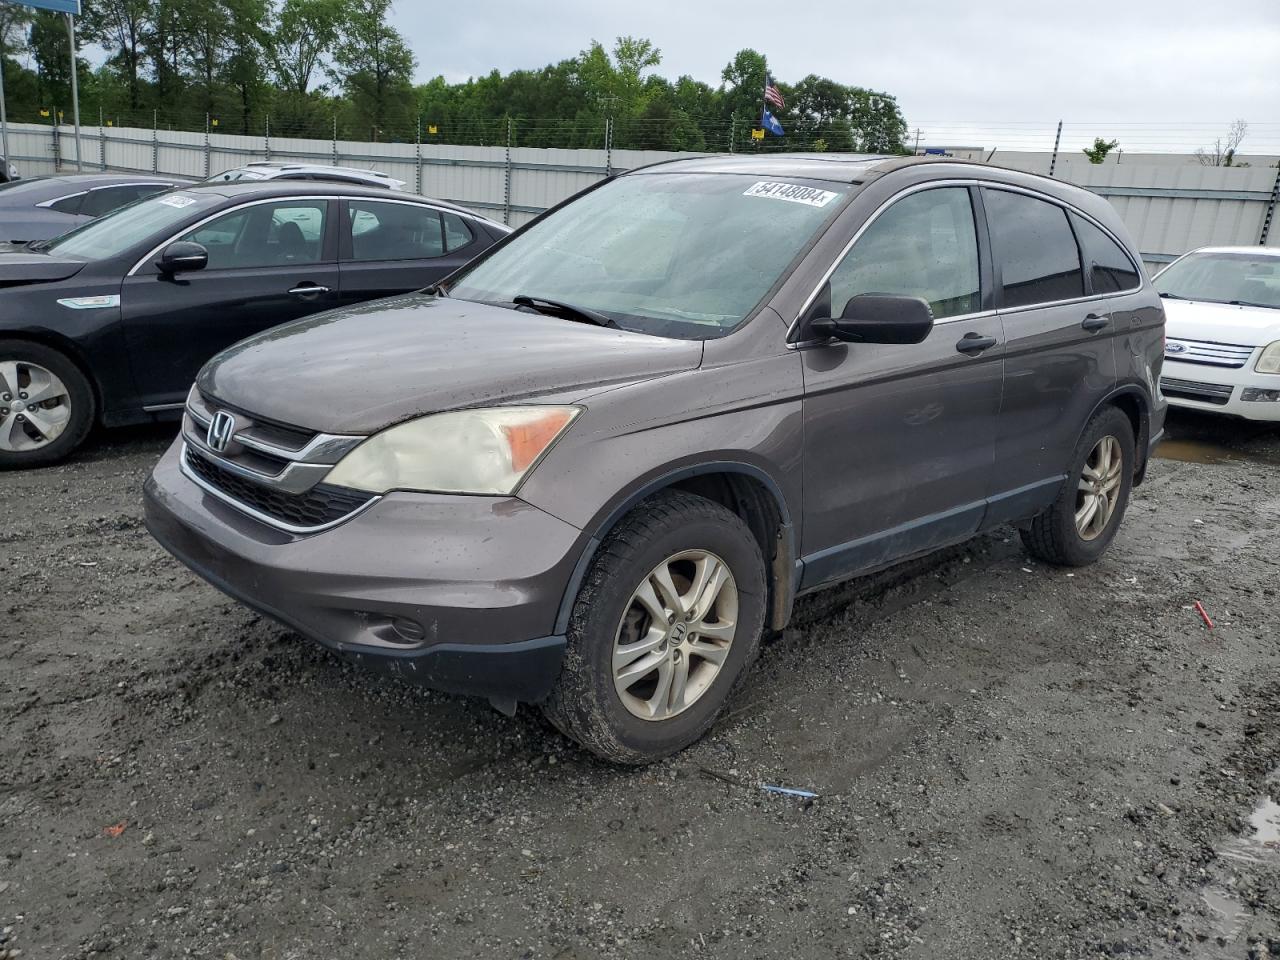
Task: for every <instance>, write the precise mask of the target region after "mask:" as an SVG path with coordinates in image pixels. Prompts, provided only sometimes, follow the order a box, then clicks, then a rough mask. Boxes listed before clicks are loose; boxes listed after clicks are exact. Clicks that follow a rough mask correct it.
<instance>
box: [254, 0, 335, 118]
mask: <svg viewBox="0 0 1280 960" xmlns="http://www.w3.org/2000/svg"><path fill="white" fill-rule="evenodd" d="M346 12H347V4H346V3H345V2H344V0H284V6H283V7H281V9H280V18H279V20H278V22H277V24H276V29H275V35H274V38H273V40H272V44H271V65H272V70H273V72H274V73H275V76H276V82H277V83H278V84H279V85H280V87H281V88H282V89H283V90H285V91H287V92H288V93H291V94H294V95H296V96H298V97H305V96H306V95H307V94H308V93H310V92H311V81H312V79H314V78H315V77H316V76H317V75H319V73H320V72H321V69H322V67H323V66H324V63H325V60H326V59H327V58H328V57H329V56H331V55H332V54H333V50H334V47H335V46H336V45H337V42H338V35H339V31H340V30H341V29H342V28H343V27H344V26H345V24H344V16H345V14H346Z"/></svg>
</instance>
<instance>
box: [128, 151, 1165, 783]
mask: <svg viewBox="0 0 1280 960" xmlns="http://www.w3.org/2000/svg"><path fill="white" fill-rule="evenodd" d="M1163 336H1164V314H1163V312H1162V309H1161V305H1160V299H1159V298H1158V297H1157V296H1156V294H1155V292H1154V290H1152V288H1151V285H1150V283H1149V282H1148V281H1147V279H1146V278H1145V276H1144V275H1143V272H1142V270H1141V268H1140V267H1139V260H1138V257H1137V255H1136V254H1135V252H1134V249H1133V246H1132V244H1131V242H1130V241H1129V239H1128V236H1127V234H1126V232H1125V229H1124V227H1123V226H1122V224H1121V223H1120V221H1119V219H1118V218H1117V216H1116V214H1115V212H1114V211H1113V210H1112V208H1111V207H1110V206H1109V205H1108V204H1107V203H1106V202H1105V201H1104V200H1102V199H1100V198H1098V197H1097V196H1095V195H1093V194H1091V193H1088V192H1086V191H1084V190H1081V189H1078V188H1076V187H1072V186H1069V185H1067V184H1063V183H1060V182H1058V181H1056V180H1049V179H1045V178H1042V177H1037V176H1032V175H1028V174H1024V173H1018V172H1014V171H1009V170H1001V169H998V168H995V167H990V166H984V165H980V164H973V163H966V162H958V161H953V160H917V159H915V158H909V159H904V158H890V157H867V156H832V155H821V156H770V157H706V158H699V159H689V160H679V161H674V162H669V163H663V164H658V165H655V166H650V167H646V168H643V169H640V170H635V171H632V172H631V173H628V174H626V175H623V176H619V177H615V178H613V179H610V180H608V181H606V182H604V183H602V184H600V185H599V186H597V187H595V188H592V189H590V190H588V191H586V192H584V193H582V194H580V195H578V196H577V197H575V198H573V199H572V200H569V201H567V202H566V203H564V204H561V205H560V206H558V207H556V208H554V209H552V210H551V211H549V212H547V213H546V214H544V215H542V216H541V217H539V218H538V219H537V220H536V221H534V222H533V223H531V224H529V225H528V226H526V227H524V228H523V229H521V230H519V231H518V232H516V233H515V234H513V235H512V236H510V237H508V238H506V239H505V240H503V241H501V242H500V243H498V244H497V245H496V246H494V247H493V248H491V249H490V250H489V251H488V252H487V253H485V254H483V255H482V256H481V257H480V258H479V259H477V260H476V261H473V262H472V263H471V264H469V265H468V266H466V267H464V268H462V269H461V270H459V271H458V272H457V273H455V274H453V275H452V276H451V277H450V278H449V279H448V280H447V281H446V282H445V283H443V284H441V285H440V286H439V287H436V288H432V289H429V290H426V291H423V292H421V293H418V294H415V295H411V296H405V297H400V298H396V299H391V300H384V301H379V302H374V303H368V304H364V305H361V306H357V307H352V308H348V309H345V310H337V311H333V312H329V313H325V314H320V315H318V316H314V317H310V318H308V319H305V320H300V321H297V322H295V323H292V324H289V325H286V326H283V327H278V328H276V329H273V330H271V331H270V332H268V333H265V334H262V335H260V336H257V337H254V338H252V339H249V340H245V341H243V342H242V343H240V344H238V345H236V346H234V347H232V348H230V349H228V350H226V351H224V352H223V353H222V354H220V355H219V356H217V357H216V358H214V359H213V360H212V361H210V363H209V364H208V365H207V366H205V368H204V370H203V371H202V372H201V374H200V377H199V379H198V381H197V382H196V385H195V387H194V388H193V389H192V391H191V394H190V397H189V399H188V402H187V409H186V416H185V420H184V423H183V428H182V434H181V436H180V437H179V438H178V440H177V442H176V443H175V444H174V445H173V448H172V449H171V450H169V452H168V453H166V454H165V456H164V458H163V459H162V460H161V461H160V463H159V465H158V466H157V467H156V469H155V473H154V475H153V476H152V477H151V479H150V480H149V481H148V483H147V488H146V498H147V523H148V526H149V528H150V529H151V531H152V533H153V534H154V535H155V537H156V538H157V539H158V540H159V541H160V542H161V543H162V544H163V545H164V546H165V547H167V548H168V549H169V550H170V551H171V552H172V553H173V554H174V555H175V556H177V557H178V558H179V559H180V560H182V561H183V562H184V563H186V564H187V565H188V566H190V567H191V568H192V569H193V570H195V571H196V572H197V573H198V574H200V575H201V576H202V577H204V578H205V579H207V580H209V581H210V582H211V583H213V584H214V585H216V586H217V587H219V588H221V589H222V590H224V591H226V592H227V593H228V594H230V595H231V596H233V597H236V598H238V599H240V600H242V601H243V602H244V603H246V604H248V605H249V606H251V607H253V608H255V609H257V610H259V611H261V612H263V613H265V614H268V615H269V616H271V617H274V618H276V619H277V620H279V621H281V622H282V623H284V624H286V625H288V626H290V627H292V628H293V629H295V630H296V631H297V632H298V633H301V634H303V635H305V636H307V637H310V638H312V639H314V640H316V641H318V642H320V643H322V644H325V645H326V646H328V647H330V648H332V649H334V650H336V651H339V652H340V653H342V654H345V655H347V656H350V657H352V658H354V659H356V660H358V661H360V662H361V663H364V664H367V665H369V666H371V667H380V668H382V669H384V670H386V671H389V672H391V673H393V674H396V675H398V676H401V677H404V678H406V679H410V680H414V681H418V682H421V683H424V684H428V685H430V686H433V687H438V688H442V689H445V690H451V691H456V692H461V693H468V694H475V695H480V696H484V697H487V698H489V700H490V701H491V702H492V703H493V704H494V705H495V706H496V707H498V708H499V709H502V710H504V711H506V712H511V711H514V710H515V708H516V704H517V702H526V703H534V704H538V705H540V706H541V708H542V710H543V711H544V712H545V713H546V715H547V716H548V717H549V718H550V719H551V720H552V722H553V723H554V724H555V725H556V726H557V727H559V728H560V729H561V730H562V731H564V732H565V733H566V734H568V735H569V736H571V737H573V738H574V739H575V740H577V741H578V742H580V743H581V744H583V745H584V746H586V747H587V748H588V749H590V750H592V751H594V752H595V753H597V754H599V755H600V756H602V757H606V758H609V759H611V760H616V761H622V762H628V763H642V762H646V761H651V760H654V759H657V758H659V757H663V756H665V755H668V754H670V753H672V752H674V751H676V750H679V749H680V748H682V747H684V746H686V745H687V744H689V743H691V742H692V741H694V740H695V739H697V738H698V737H699V736H701V735H702V734H703V733H704V732H705V731H706V730H707V729H708V728H709V727H710V726H711V724H712V722H713V721H714V719H715V717H716V714H717V713H718V712H719V711H720V710H721V708H722V707H723V706H724V704H725V701H726V699H727V698H728V697H729V696H730V694H731V693H732V691H733V689H734V685H735V684H736V683H737V682H738V681H739V680H741V678H742V677H743V675H744V674H745V673H746V672H747V670H748V668H749V667H750V665H751V662H752V660H753V659H754V658H755V656H756V653H757V651H758V650H759V646H760V642H761V637H762V635H763V634H765V633H766V632H769V631H777V630H780V629H782V628H783V627H784V626H785V625H786V623H787V620H788V618H789V617H790V616H791V611H792V607H793V604H794V602H795V599H796V597H798V596H800V595H803V594H805V593H809V592H810V591H814V590H818V589H820V588H822V587H826V586H828V585H831V584H834V583H837V582H839V581H842V580H846V579H848V578H850V577H854V576H858V575H860V574H865V573H867V572H869V571H873V570H876V569H878V568H882V567H885V566H888V565H889V564H892V563H895V562H897V561H899V560H902V559H903V558H905V557H911V556H914V555H918V554H922V553H926V552H928V551H931V550H935V549H937V548H939V547H942V546H945V545H947V544H954V543H957V542H959V541H962V540H964V539H966V538H968V537H972V536H973V535H974V534H977V533H981V532H982V531H985V530H990V529H991V528H993V527H998V526H1000V525H1002V524H1013V525H1016V526H1017V527H1018V528H1019V529H1020V530H1021V531H1022V536H1023V539H1024V540H1025V542H1026V545H1027V548H1028V549H1029V550H1030V551H1031V552H1032V553H1033V554H1035V555H1036V556H1038V557H1040V558H1042V559H1044V560H1046V561H1048V562H1050V563H1056V564H1065V565H1073V566H1074V565H1082V564H1087V563H1091V562H1092V561H1094V560H1096V559H1097V558H1098V557H1099V556H1100V555H1101V554H1102V552H1103V551H1104V550H1105V549H1106V548H1107V545H1108V544H1109V543H1110V542H1111V540H1112V539H1113V538H1114V537H1115V535H1116V531H1117V529H1118V528H1119V526H1120V522H1121V518H1122V517H1123V515H1124V511H1125V505H1126V503H1127V501H1128V498H1129V493H1130V490H1131V488H1132V486H1133V485H1134V484H1136V483H1138V482H1140V481H1141V479H1142V476H1143V472H1144V470H1145V468H1146V464H1147V460H1148V456H1149V451H1150V449H1151V447H1152V446H1153V444H1154V443H1155V442H1156V441H1157V439H1158V438H1159V436H1160V434H1161V432H1162V426H1163V421H1164V414H1165V404H1164V401H1163V400H1162V398H1161V396H1160V394H1159V391H1158V388H1157V385H1156V384H1157V382H1158V379H1159V374H1160V364H1161V359H1162V356H1163Z"/></svg>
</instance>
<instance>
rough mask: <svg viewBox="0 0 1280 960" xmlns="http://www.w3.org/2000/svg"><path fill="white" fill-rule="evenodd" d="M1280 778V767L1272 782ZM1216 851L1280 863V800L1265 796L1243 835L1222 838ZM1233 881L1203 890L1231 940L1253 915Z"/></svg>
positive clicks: (1242, 859)
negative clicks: (1242, 900)
mask: <svg viewBox="0 0 1280 960" xmlns="http://www.w3.org/2000/svg"><path fill="white" fill-rule="evenodd" d="M1277 778H1280V770H1277V771H1276V772H1275V773H1274V774H1272V775H1271V777H1270V779H1271V780H1272V781H1275V780H1276V779H1277ZM1272 793H1273V794H1274V795H1275V796H1280V789H1273V791H1272ZM1215 851H1216V852H1217V854H1218V856H1220V857H1222V858H1223V859H1224V860H1233V861H1235V862H1236V863H1243V864H1249V865H1257V866H1271V865H1273V864H1276V863H1280V803H1277V802H1276V801H1275V799H1274V797H1273V796H1271V795H1267V796H1264V797H1263V798H1262V799H1261V800H1260V801H1259V802H1258V805H1257V806H1256V807H1254V808H1253V812H1252V813H1250V814H1249V820H1248V827H1247V828H1246V830H1245V832H1244V834H1243V835H1242V836H1239V837H1232V838H1230V839H1229V840H1225V841H1223V842H1222V843H1220V844H1218V846H1217V847H1216V848H1215ZM1232 883H1234V880H1233V881H1231V882H1229V883H1227V884H1213V885H1210V886H1206V887H1205V888H1204V889H1203V890H1201V891H1200V896H1201V898H1202V899H1203V900H1204V902H1205V906H1207V907H1208V908H1209V909H1210V910H1211V911H1212V912H1213V913H1214V914H1215V915H1216V917H1217V918H1218V922H1217V927H1218V933H1219V935H1220V936H1222V937H1223V938H1225V939H1226V940H1228V941H1234V940H1235V939H1236V938H1237V937H1239V935H1240V934H1241V932H1242V931H1243V930H1244V928H1245V925H1246V924H1247V923H1248V922H1249V917H1250V915H1251V914H1250V912H1249V910H1247V909H1246V908H1245V905H1244V904H1243V903H1242V902H1241V900H1240V897H1239V895H1238V894H1236V892H1235V891H1234V890H1233V889H1232V886H1231V884H1232Z"/></svg>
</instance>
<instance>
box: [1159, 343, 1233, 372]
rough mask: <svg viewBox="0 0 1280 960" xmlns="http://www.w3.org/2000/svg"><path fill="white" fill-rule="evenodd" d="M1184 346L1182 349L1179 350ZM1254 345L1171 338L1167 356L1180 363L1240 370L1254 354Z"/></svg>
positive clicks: (1166, 348)
mask: <svg viewBox="0 0 1280 960" xmlns="http://www.w3.org/2000/svg"><path fill="white" fill-rule="evenodd" d="M1179 347H1182V348H1183V349H1182V350H1180V351H1179V350H1178V348H1179ZM1253 351H1254V348H1253V347H1242V346H1239V345H1237V344H1233V343H1212V342H1210V341H1208V340H1182V339H1179V338H1173V339H1170V340H1169V341H1168V342H1167V343H1166V344H1165V352H1164V355H1165V358H1166V359H1168V360H1175V361H1177V362H1178V363H1202V364H1205V365H1206V366H1210V367H1229V368H1230V369H1232V370H1239V369H1240V368H1241V367H1243V366H1244V365H1245V364H1246V363H1248V362H1249V358H1250V357H1251V356H1253Z"/></svg>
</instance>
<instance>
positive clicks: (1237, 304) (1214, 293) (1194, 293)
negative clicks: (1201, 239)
mask: <svg viewBox="0 0 1280 960" xmlns="http://www.w3.org/2000/svg"><path fill="white" fill-rule="evenodd" d="M1154 282H1155V288H1156V290H1157V291H1158V292H1159V294H1160V296H1161V297H1162V298H1163V299H1164V310H1165V317H1166V324H1165V337H1166V339H1165V353H1164V372H1163V374H1162V375H1161V377H1160V391H1161V392H1162V393H1163V394H1164V395H1165V398H1166V399H1167V400H1168V401H1169V403H1170V404H1172V405H1173V406H1175V407H1186V408H1188V409H1191V410H1205V411H1208V412H1210V413H1226V414H1231V415H1233V416H1237V417H1244V418H1246V419H1248V420H1275V421H1280V249H1276V248H1268V247H1202V248H1201V249H1199V250H1193V251H1191V253H1188V254H1186V255H1185V256H1183V257H1181V258H1180V259H1178V260H1175V261H1174V262H1173V263H1171V264H1169V266H1167V267H1165V268H1164V270H1162V271H1160V273H1159V274H1157V275H1156V278H1155V281H1154Z"/></svg>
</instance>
